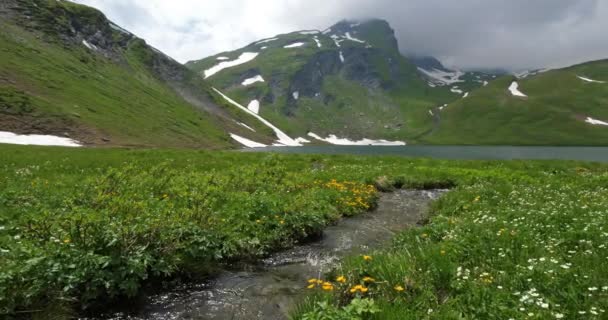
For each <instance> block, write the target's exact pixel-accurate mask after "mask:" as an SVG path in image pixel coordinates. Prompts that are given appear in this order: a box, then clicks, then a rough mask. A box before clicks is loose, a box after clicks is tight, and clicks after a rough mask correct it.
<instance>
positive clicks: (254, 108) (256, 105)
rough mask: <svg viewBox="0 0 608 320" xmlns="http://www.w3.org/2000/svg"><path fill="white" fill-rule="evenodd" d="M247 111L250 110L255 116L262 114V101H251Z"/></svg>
mask: <svg viewBox="0 0 608 320" xmlns="http://www.w3.org/2000/svg"><path fill="white" fill-rule="evenodd" d="M247 109H249V110H250V111H251V112H253V113H255V114H259V113H260V101H258V100H251V102H249V104H248V105H247Z"/></svg>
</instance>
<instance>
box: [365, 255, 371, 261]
mask: <svg viewBox="0 0 608 320" xmlns="http://www.w3.org/2000/svg"><path fill="white" fill-rule="evenodd" d="M372 259H373V258H372V256H363V260H365V261H371V260H372Z"/></svg>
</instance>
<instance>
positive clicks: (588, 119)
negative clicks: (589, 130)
mask: <svg viewBox="0 0 608 320" xmlns="http://www.w3.org/2000/svg"><path fill="white" fill-rule="evenodd" d="M585 122H587V123H589V124H592V125H600V126H608V122H604V121H601V120H597V119H593V118H591V117H587V119H586V120H585Z"/></svg>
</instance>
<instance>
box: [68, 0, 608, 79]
mask: <svg viewBox="0 0 608 320" xmlns="http://www.w3.org/2000/svg"><path fill="white" fill-rule="evenodd" d="M77 2H79V3H84V4H88V5H91V6H94V7H97V8H99V9H101V10H102V11H104V12H105V13H106V14H107V15H108V17H109V18H110V19H112V20H114V21H115V22H117V23H118V24H121V25H122V26H124V27H125V28H127V29H129V30H130V31H133V32H134V33H135V34H137V35H138V36H140V37H142V38H144V39H146V40H147V41H148V42H150V43H151V44H152V45H153V46H155V47H157V48H159V49H161V50H163V51H165V52H166V53H167V54H169V55H171V56H173V57H175V58H176V59H178V60H179V61H182V62H185V61H188V60H193V59H199V58H202V57H205V56H209V55H212V54H216V53H218V52H222V51H227V50H234V49H237V48H239V47H242V46H245V45H247V44H248V43H251V42H253V41H256V40H258V39H261V38H267V37H271V36H273V35H275V34H279V33H287V32H290V31H295V30H301V29H325V28H327V27H329V26H330V25H332V24H334V23H336V22H338V21H339V20H342V19H344V18H348V19H363V18H370V17H374V18H382V19H385V20H387V21H389V23H390V24H391V25H392V27H393V29H395V32H396V36H397V38H398V40H399V45H400V48H401V51H402V52H404V53H407V54H416V55H431V56H435V57H437V58H439V59H440V60H442V61H443V62H444V63H446V64H447V65H449V66H452V67H459V68H506V69H511V70H518V69H525V68H541V67H560V66H566V65H569V64H574V63H578V62H583V61H588V60H596V59H602V58H608V41H606V37H605V35H604V34H605V30H608V3H607V2H606V1H600V0H538V1H526V0H511V1H503V0H485V1H479V0H460V1H446V0H410V1H401V0H335V1H331V2H328V1H322V0H268V1H264V2H263V3H260V2H259V1H255V0H232V1H195V0H173V1H164V0H77Z"/></svg>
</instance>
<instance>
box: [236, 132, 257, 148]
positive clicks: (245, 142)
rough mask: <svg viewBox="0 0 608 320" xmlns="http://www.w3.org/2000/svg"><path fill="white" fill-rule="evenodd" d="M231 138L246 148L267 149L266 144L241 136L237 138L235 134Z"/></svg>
mask: <svg viewBox="0 0 608 320" xmlns="http://www.w3.org/2000/svg"><path fill="white" fill-rule="evenodd" d="M230 137H232V139H234V140H236V141H237V142H238V143H240V144H242V145H244V146H245V147H248V148H264V147H266V145H265V144H262V143H259V142H255V141H252V140H249V139H247V138H243V137H241V136H237V135H236V134H234V133H231V134H230Z"/></svg>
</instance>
